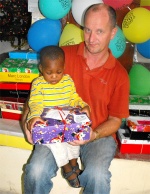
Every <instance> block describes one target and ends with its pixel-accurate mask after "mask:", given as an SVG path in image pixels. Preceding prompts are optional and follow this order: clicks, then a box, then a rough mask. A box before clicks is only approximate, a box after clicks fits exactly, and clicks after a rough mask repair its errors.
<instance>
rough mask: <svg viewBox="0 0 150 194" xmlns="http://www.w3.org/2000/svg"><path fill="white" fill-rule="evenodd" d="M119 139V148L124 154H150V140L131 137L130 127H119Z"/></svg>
mask: <svg viewBox="0 0 150 194" xmlns="http://www.w3.org/2000/svg"><path fill="white" fill-rule="evenodd" d="M117 140H118V147H119V150H120V152H121V153H122V154H150V141H149V140H133V139H130V132H129V130H128V129H119V130H118V132H117Z"/></svg>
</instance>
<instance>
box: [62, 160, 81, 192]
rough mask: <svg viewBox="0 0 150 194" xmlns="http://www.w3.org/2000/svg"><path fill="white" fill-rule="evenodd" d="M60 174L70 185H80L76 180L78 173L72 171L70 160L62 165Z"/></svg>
mask: <svg viewBox="0 0 150 194" xmlns="http://www.w3.org/2000/svg"><path fill="white" fill-rule="evenodd" d="M62 170H63V171H62V174H63V177H64V178H65V179H66V180H67V181H68V182H69V184H70V185H71V186H72V187H75V188H78V187H79V186H80V184H79V180H78V174H77V173H76V172H75V171H73V168H72V166H71V164H70V162H69V163H68V164H66V165H64V166H62Z"/></svg>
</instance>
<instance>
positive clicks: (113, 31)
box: [111, 27, 118, 40]
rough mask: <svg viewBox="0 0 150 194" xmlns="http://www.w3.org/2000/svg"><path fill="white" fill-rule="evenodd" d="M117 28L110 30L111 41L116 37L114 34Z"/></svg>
mask: <svg viewBox="0 0 150 194" xmlns="http://www.w3.org/2000/svg"><path fill="white" fill-rule="evenodd" d="M117 30H118V29H117V27H114V28H113V29H112V32H111V40H112V39H113V38H114V36H115V35H116V33H117Z"/></svg>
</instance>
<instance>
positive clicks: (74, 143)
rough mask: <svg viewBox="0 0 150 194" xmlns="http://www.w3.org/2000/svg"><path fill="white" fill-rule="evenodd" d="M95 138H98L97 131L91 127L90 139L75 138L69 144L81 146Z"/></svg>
mask: <svg viewBox="0 0 150 194" xmlns="http://www.w3.org/2000/svg"><path fill="white" fill-rule="evenodd" d="M95 138H96V136H95V133H94V131H93V130H92V128H90V139H89V140H74V141H73V142H69V144H71V145H73V146H80V145H84V144H87V143H89V142H92V141H94V139H95Z"/></svg>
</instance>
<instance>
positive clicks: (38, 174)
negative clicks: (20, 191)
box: [24, 145, 58, 194]
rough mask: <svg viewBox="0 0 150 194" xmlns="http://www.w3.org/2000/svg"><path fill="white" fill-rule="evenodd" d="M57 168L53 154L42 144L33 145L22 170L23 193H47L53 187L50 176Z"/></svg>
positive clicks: (53, 175)
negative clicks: (28, 158)
mask: <svg viewBox="0 0 150 194" xmlns="http://www.w3.org/2000/svg"><path fill="white" fill-rule="evenodd" d="M57 170H58V167H57V164H56V162H55V159H54V156H53V154H52V152H51V150H50V149H49V148H47V147H46V146H44V145H35V149H34V151H33V154H32V155H31V158H30V160H29V163H28V164H27V165H26V167H25V172H24V193H25V194H41V193H42V194H49V192H50V190H51V189H52V187H53V183H52V181H51V178H53V177H55V176H56V172H57Z"/></svg>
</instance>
